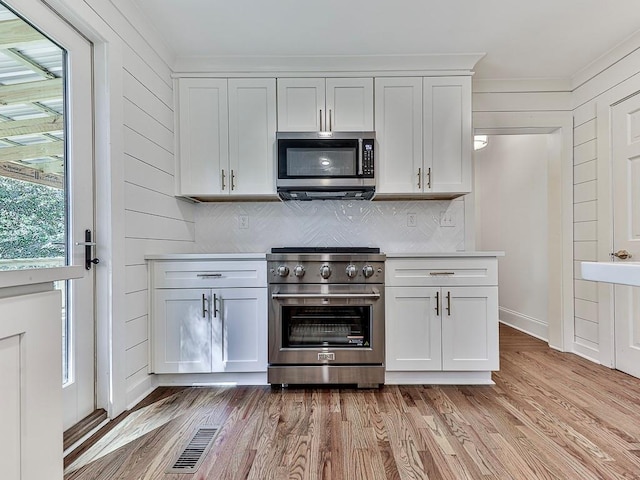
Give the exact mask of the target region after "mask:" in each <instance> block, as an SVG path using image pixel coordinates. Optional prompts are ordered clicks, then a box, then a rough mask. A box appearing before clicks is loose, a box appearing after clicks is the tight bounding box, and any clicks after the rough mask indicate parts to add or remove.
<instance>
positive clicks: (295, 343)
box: [282, 306, 371, 348]
mask: <svg viewBox="0 0 640 480" xmlns="http://www.w3.org/2000/svg"><path fill="white" fill-rule="evenodd" d="M282 320H283V321H282V337H283V338H282V346H283V347H284V348H294V347H295V348H304V347H308V348H311V347H349V348H354V347H364V348H369V347H371V307H370V306H283V307H282Z"/></svg>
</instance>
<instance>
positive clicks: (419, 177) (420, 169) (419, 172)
mask: <svg viewBox="0 0 640 480" xmlns="http://www.w3.org/2000/svg"><path fill="white" fill-rule="evenodd" d="M421 177H422V168H419V167H418V188H422V181H421Z"/></svg>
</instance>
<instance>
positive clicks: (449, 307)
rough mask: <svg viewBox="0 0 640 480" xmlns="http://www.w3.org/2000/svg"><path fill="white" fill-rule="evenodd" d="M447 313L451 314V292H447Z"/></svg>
mask: <svg viewBox="0 0 640 480" xmlns="http://www.w3.org/2000/svg"><path fill="white" fill-rule="evenodd" d="M447 315H448V316H451V292H447Z"/></svg>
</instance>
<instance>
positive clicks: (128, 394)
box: [51, 0, 195, 416]
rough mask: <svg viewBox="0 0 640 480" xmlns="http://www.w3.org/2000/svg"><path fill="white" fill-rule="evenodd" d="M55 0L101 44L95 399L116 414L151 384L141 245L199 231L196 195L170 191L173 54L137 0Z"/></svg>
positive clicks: (152, 246)
mask: <svg viewBox="0 0 640 480" xmlns="http://www.w3.org/2000/svg"><path fill="white" fill-rule="evenodd" d="M51 3H52V5H53V6H54V7H55V8H56V9H58V10H59V11H60V13H61V14H62V15H63V16H64V17H66V18H67V19H68V20H69V21H71V22H72V23H73V24H74V25H75V26H76V27H77V28H78V29H79V30H80V31H81V32H83V33H84V34H85V35H86V36H87V37H88V38H90V39H91V40H92V41H93V42H94V44H95V46H96V49H95V50H96V59H95V64H96V72H97V76H96V98H97V103H98V105H99V107H98V112H97V133H96V145H97V162H98V165H97V191H98V205H97V207H96V211H97V222H98V229H97V231H101V232H102V238H101V240H100V241H101V242H103V245H104V246H103V247H102V248H103V251H102V253H103V254H102V255H101V259H103V258H104V259H105V262H101V264H100V266H98V267H97V269H96V270H97V277H98V297H99V298H98V316H99V322H98V323H99V326H98V340H97V344H98V383H99V393H98V399H99V400H98V402H99V406H105V407H107V408H108V409H109V410H110V413H111V415H112V416H115V415H117V414H119V413H120V412H122V411H123V410H124V409H125V408H126V407H127V406H130V405H132V404H134V403H135V402H137V401H138V400H139V399H140V398H141V397H142V396H143V395H145V394H146V393H148V392H149V391H150V390H151V389H152V388H153V384H152V382H151V380H150V378H151V377H149V376H148V375H147V364H148V349H149V332H148V330H147V314H148V309H147V274H146V265H145V262H144V255H145V254H149V253H166V252H184V251H190V250H191V249H192V248H193V242H194V238H195V225H194V220H193V217H194V205H193V204H192V203H190V202H188V201H185V200H180V199H177V198H175V197H174V136H173V117H174V112H173V104H174V101H173V86H172V85H173V83H172V79H171V69H170V67H169V65H170V64H171V62H172V56H171V54H170V53H169V51H168V49H167V48H166V47H165V46H164V45H163V43H162V38H161V37H160V36H159V35H158V34H157V33H156V32H155V31H154V30H152V29H150V28H148V26H147V25H146V23H145V20H144V18H141V16H140V15H139V13H138V12H137V10H135V9H134V7H133V6H132V4H131V2H127V1H122V0H108V1H105V0H51ZM109 384H110V385H111V387H110V388H111V389H112V391H111V395H112V396H111V398H110V399H108V400H105V398H107V395H108V392H106V390H107V387H109ZM104 402H107V403H108V404H107V405H102V403H104Z"/></svg>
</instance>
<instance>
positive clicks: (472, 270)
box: [385, 257, 499, 372]
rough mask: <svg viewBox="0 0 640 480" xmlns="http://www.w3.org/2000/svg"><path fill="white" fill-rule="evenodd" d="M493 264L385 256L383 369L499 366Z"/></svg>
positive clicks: (446, 369)
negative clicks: (388, 257)
mask: <svg viewBox="0 0 640 480" xmlns="http://www.w3.org/2000/svg"><path fill="white" fill-rule="evenodd" d="M496 264H497V260H496V259H495V258H474V259H468V258H457V257H456V258H447V259H442V258H438V259H433V260H431V259H424V258H417V259H407V258H403V259H398V260H394V259H388V260H387V280H386V282H387V283H386V284H387V287H386V290H385V292H386V298H385V302H386V319H385V323H386V342H387V343H386V359H385V364H386V369H387V371H388V372H420V371H424V372H427V371H429V372H433V371H444V372H474V371H491V370H497V369H498V367H499V357H498V287H497V266H496ZM465 283H467V285H466V286H465V285H464V284H465Z"/></svg>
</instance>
